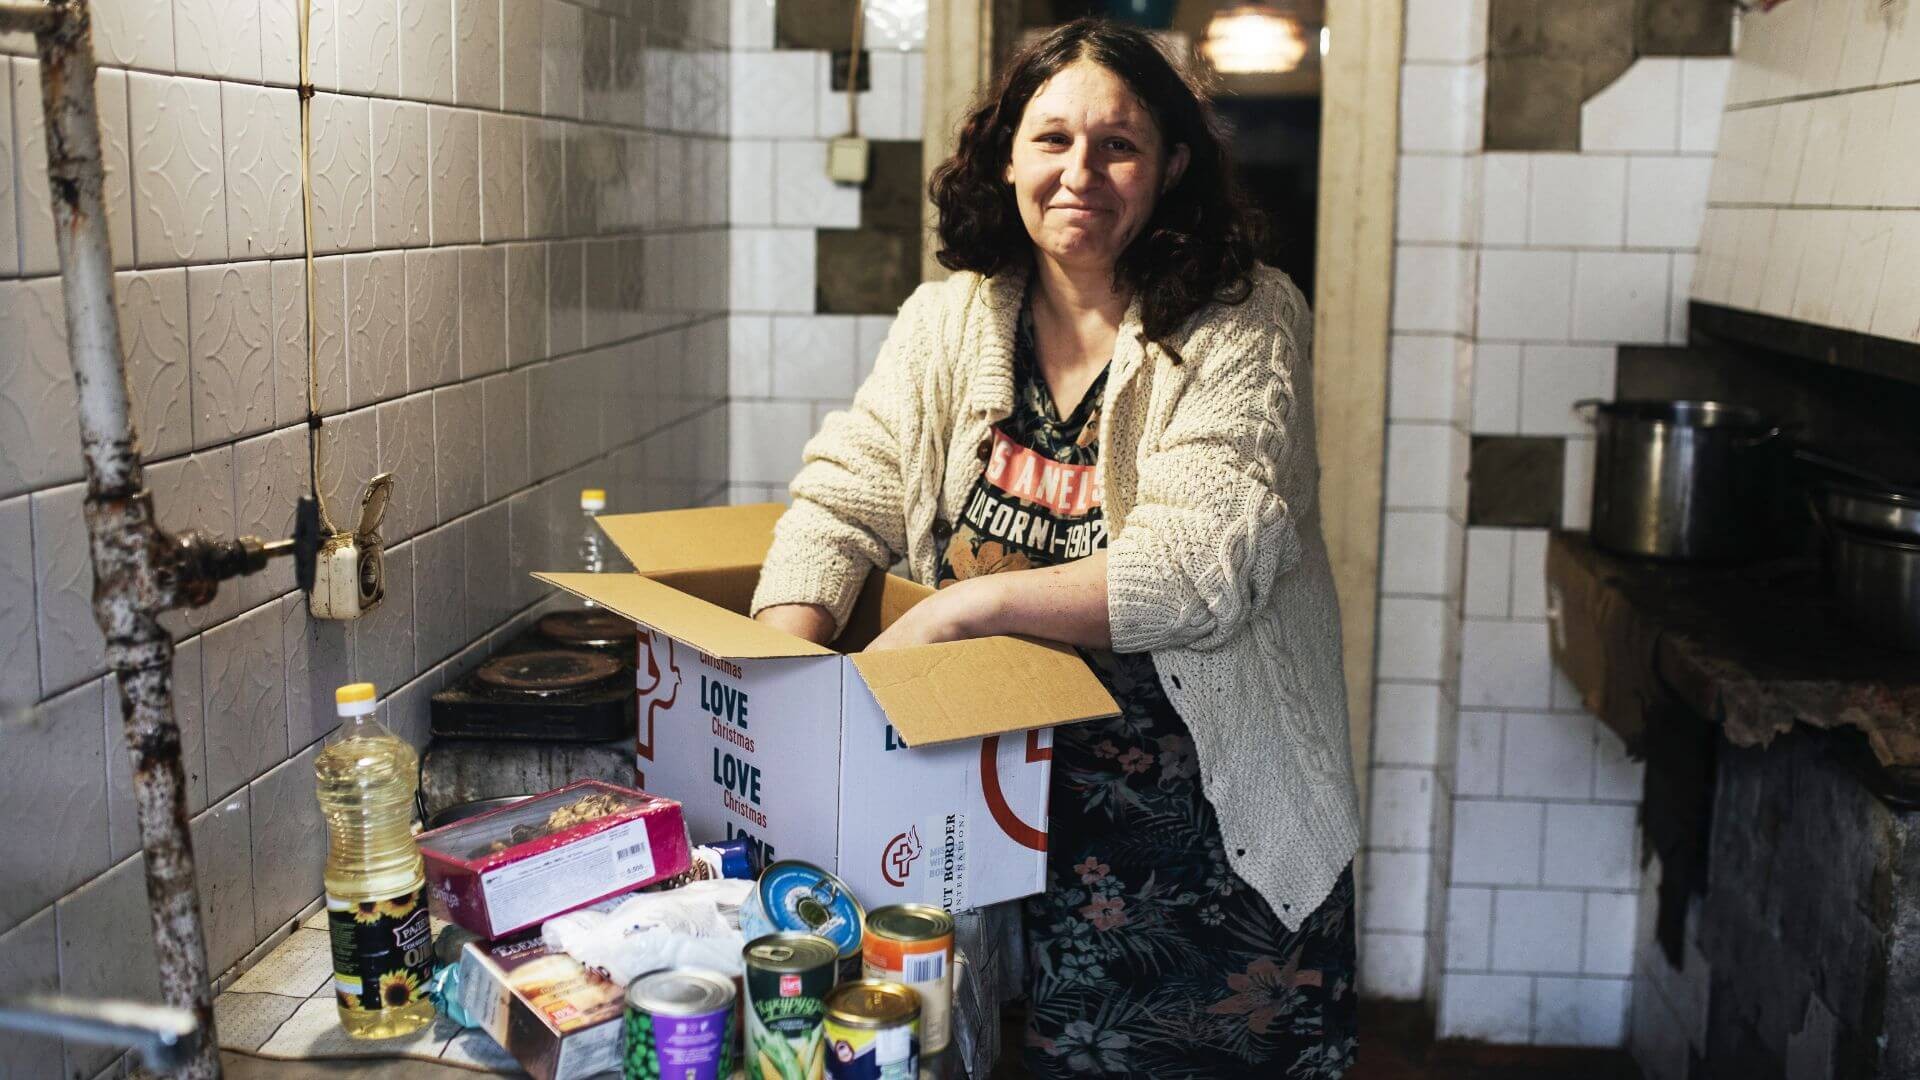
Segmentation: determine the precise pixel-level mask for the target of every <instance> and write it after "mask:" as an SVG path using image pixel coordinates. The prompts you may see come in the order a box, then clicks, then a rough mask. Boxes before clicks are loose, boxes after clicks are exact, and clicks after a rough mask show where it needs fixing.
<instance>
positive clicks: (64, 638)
mask: <svg viewBox="0 0 1920 1080" xmlns="http://www.w3.org/2000/svg"><path fill="white" fill-rule="evenodd" d="M85 496H86V490H85V488H84V486H83V485H80V484H69V485H67V486H65V487H57V488H47V489H44V490H41V491H36V492H34V493H33V577H34V594H35V596H36V597H38V599H39V605H38V607H37V608H36V612H37V614H38V616H39V630H40V691H41V693H42V694H52V693H54V692H55V691H58V690H64V689H66V688H67V687H69V686H74V685H76V684H78V683H81V682H84V681H86V680H87V679H90V678H92V677H93V676H95V675H98V674H99V673H100V672H102V671H104V670H105V669H106V664H107V659H106V656H107V654H106V646H105V644H104V643H103V642H102V640H101V637H100V627H99V626H98V625H97V624H96V623H95V622H94V621H93V564H92V562H91V561H90V560H89V558H88V555H87V525H86V519H85V518H84V517H83V516H82V514H81V500H82V499H84V498H85Z"/></svg>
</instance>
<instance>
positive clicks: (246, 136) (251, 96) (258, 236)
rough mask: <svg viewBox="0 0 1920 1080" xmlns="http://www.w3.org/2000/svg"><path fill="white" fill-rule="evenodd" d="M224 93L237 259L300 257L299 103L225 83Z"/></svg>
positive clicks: (288, 95) (271, 91) (230, 224)
mask: <svg viewBox="0 0 1920 1080" xmlns="http://www.w3.org/2000/svg"><path fill="white" fill-rule="evenodd" d="M220 92H221V97H222V100H221V112H222V123H223V126H224V128H225V132H226V150H227V153H226V158H227V160H226V185H227V236H228V239H229V243H230V245H231V247H232V249H233V252H232V253H233V257H235V258H260V257H263V256H271V255H286V254H293V253H296V252H298V251H299V250H300V247H301V243H302V237H301V230H302V222H301V205H300V100H299V97H298V96H297V95H296V94H295V92H294V91H292V90H281V89H277V88H272V87H259V86H241V85H238V84H235V83H222V84H221V87H220Z"/></svg>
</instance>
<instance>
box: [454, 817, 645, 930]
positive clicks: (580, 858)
mask: <svg viewBox="0 0 1920 1080" xmlns="http://www.w3.org/2000/svg"><path fill="white" fill-rule="evenodd" d="M651 877H653V843H652V841H651V840H650V839H649V838H648V836H647V822H646V819H645V818H636V819H635V820H633V821H629V822H626V823H625V824H621V825H616V826H614V827H613V828H611V829H608V830H607V831H605V832H601V833H595V834H593V835H592V836H583V837H581V838H580V839H578V840H575V841H574V842H572V843H570V844H563V845H561V846H560V847H557V848H554V849H553V850H551V851H543V852H541V853H540V854H538V855H534V856H531V857H530V858H525V859H521V860H519V861H517V862H511V863H508V864H507V865H505V866H501V867H496V868H495V869H493V870H489V871H488V872H487V873H486V874H485V875H484V876H483V877H482V879H481V882H482V888H483V889H484V890H485V891H486V897H487V915H488V918H489V921H491V922H492V924H493V925H494V926H495V927H496V928H498V929H499V930H500V931H501V932H505V931H506V930H507V929H508V928H512V927H518V926H525V925H527V924H528V923H532V922H537V921H538V920H540V919H544V918H546V917H547V916H548V915H551V914H554V913H555V912H560V911H566V910H568V909H570V908H574V907H578V906H579V905H581V904H583V903H586V902H587V901H589V900H594V899H597V898H599V897H601V896H605V895H606V894H608V893H611V892H618V891H620V890H621V889H623V888H625V887H627V886H629V885H637V884H639V883H640V882H642V881H646V880H647V879H649V878H651Z"/></svg>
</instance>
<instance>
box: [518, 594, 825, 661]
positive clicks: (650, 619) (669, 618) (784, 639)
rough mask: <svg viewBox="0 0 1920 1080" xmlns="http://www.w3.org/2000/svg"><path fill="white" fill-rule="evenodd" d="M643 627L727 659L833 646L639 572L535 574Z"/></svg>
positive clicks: (809, 652) (817, 651)
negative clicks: (733, 609)
mask: <svg viewBox="0 0 1920 1080" xmlns="http://www.w3.org/2000/svg"><path fill="white" fill-rule="evenodd" d="M533 576H534V577H536V578H539V579H540V580H541V581H544V582H546V583H547V584H549V585H558V586H559V587H560V588H562V589H565V590H567V591H568V592H570V593H572V594H573V595H575V596H578V597H580V598H582V599H585V600H591V601H593V602H594V603H596V604H599V605H600V606H601V607H604V608H606V609H607V610H609V611H615V612H618V613H620V614H621V615H625V616H626V617H627V618H629V619H632V620H633V621H634V622H637V623H639V624H640V625H642V626H646V627H649V628H651V629H653V630H656V631H659V632H660V633H662V634H666V635H668V636H669V637H675V638H679V639H680V640H681V641H684V642H686V643H687V644H689V645H692V646H693V647H694V648H696V649H699V650H700V651H701V652H704V653H707V654H708V655H711V656H721V657H725V658H727V659H729V660H769V659H773V658H775V657H781V656H832V655H833V654H834V653H833V650H832V649H829V648H827V647H825V646H823V645H815V644H814V643H813V642H811V641H807V640H805V639H803V638H797V637H794V636H793V635H792V634H789V633H787V632H785V631H783V630H775V629H774V628H773V627H771V626H767V625H765V624H762V623H757V622H754V621H753V620H752V619H749V618H747V617H746V616H745V615H741V614H738V613H736V612H732V611H728V610H727V609H726V608H723V607H719V606H717V605H714V604H710V603H708V602H707V601H705V600H702V599H700V598H699V597H697V596H690V595H688V594H687V593H684V592H681V591H680V590H679V589H676V588H673V587H672V586H670V585H665V584H662V583H661V582H658V581H654V580H653V579H651V578H645V577H641V576H640V575H639V574H626V573H621V574H535V575H533Z"/></svg>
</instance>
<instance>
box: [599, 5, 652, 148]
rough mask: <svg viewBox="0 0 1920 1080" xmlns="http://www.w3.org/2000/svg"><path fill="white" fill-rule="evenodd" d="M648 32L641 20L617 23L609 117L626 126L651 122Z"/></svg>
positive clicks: (625, 20)
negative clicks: (648, 116) (648, 115)
mask: <svg viewBox="0 0 1920 1080" xmlns="http://www.w3.org/2000/svg"><path fill="white" fill-rule="evenodd" d="M646 46H647V31H646V28H645V27H643V26H641V25H640V21H639V20H638V19H615V20H614V23H613V70H612V73H611V75H610V78H611V79H612V80H613V83H612V87H611V89H610V91H609V94H608V111H607V112H608V119H609V120H611V121H612V122H614V123H616V124H620V125H622V126H623V127H642V126H644V125H645V124H646V122H647V47H646Z"/></svg>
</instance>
